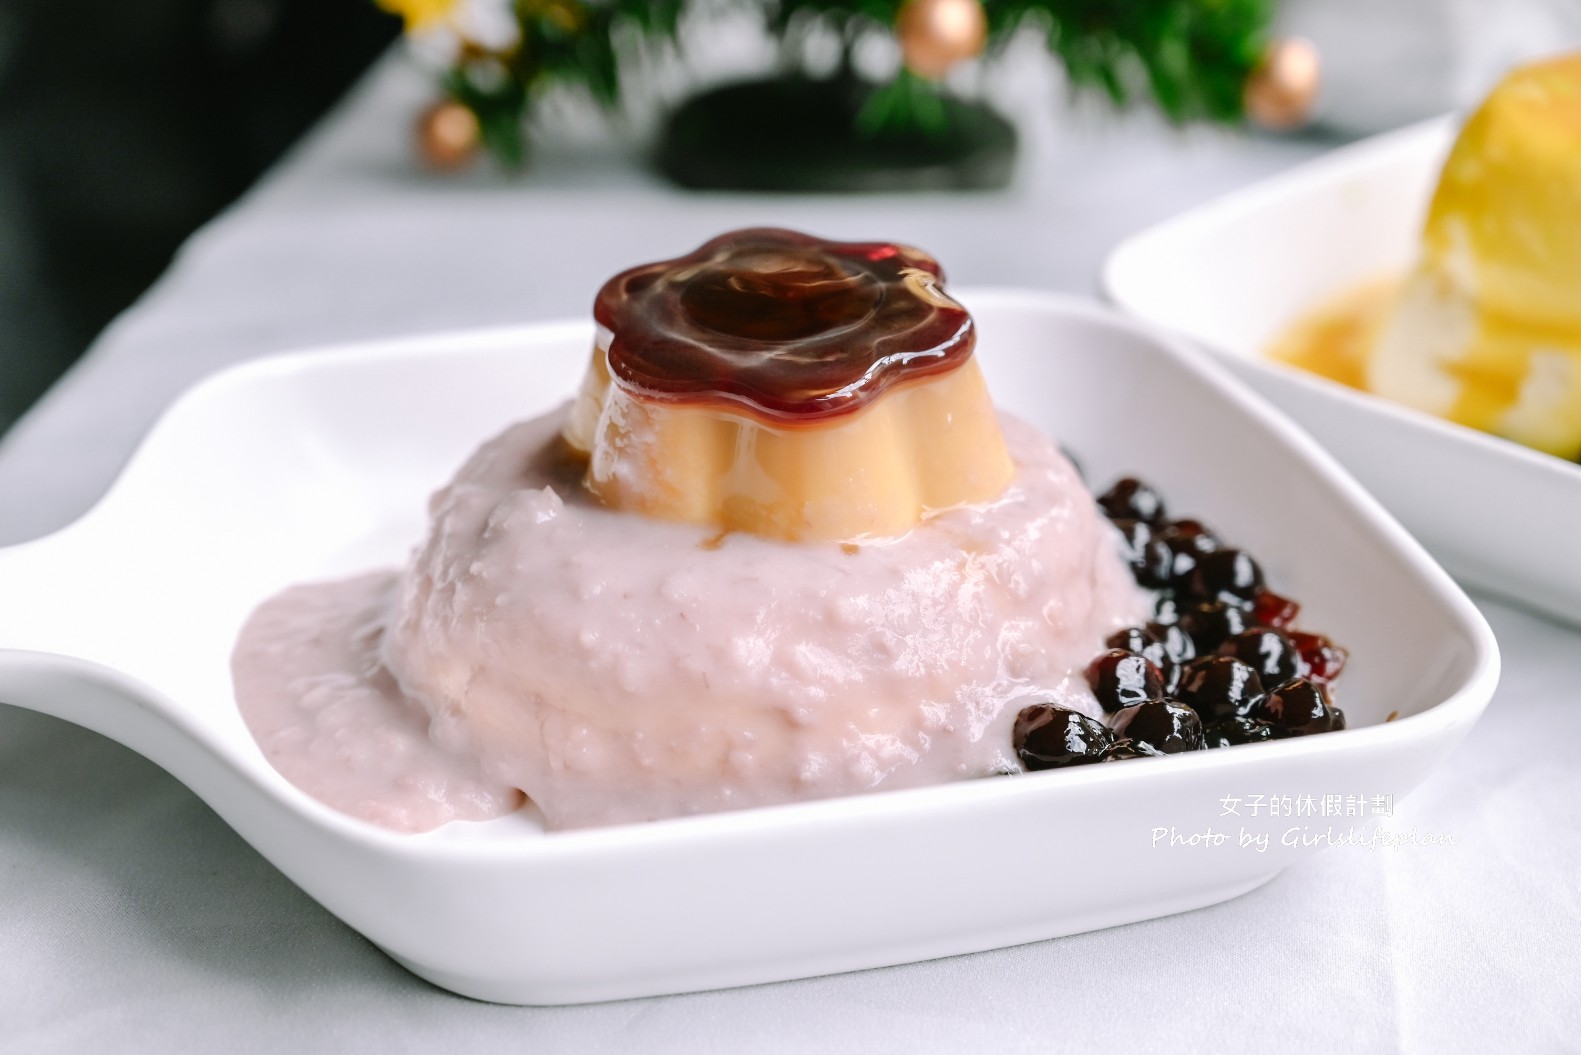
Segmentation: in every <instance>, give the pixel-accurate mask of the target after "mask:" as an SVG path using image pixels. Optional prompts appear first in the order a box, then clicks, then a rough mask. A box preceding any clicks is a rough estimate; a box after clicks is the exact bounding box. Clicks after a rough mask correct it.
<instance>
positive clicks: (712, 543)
mask: <svg viewBox="0 0 1581 1055" xmlns="http://www.w3.org/2000/svg"><path fill="white" fill-rule="evenodd" d="M731 530H732V529H731V528H724V529H723V530H721V531H720V532H719V533H718V534H714V535H710V536H708V537H707V538H705V539H703V540H702V541H701V542H699V543H698V544H697V548H698V549H702V550H708V551H709V552H710V553H711V552H713V551H714V550H716V549H719V548H720V547H722V546H723V545H724V544H725V539H727V538H729V537H730V533H731Z"/></svg>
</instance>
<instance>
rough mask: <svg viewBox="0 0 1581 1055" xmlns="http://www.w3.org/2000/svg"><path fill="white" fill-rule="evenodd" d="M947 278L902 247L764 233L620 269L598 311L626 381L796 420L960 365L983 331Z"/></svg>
mask: <svg viewBox="0 0 1581 1055" xmlns="http://www.w3.org/2000/svg"><path fill="white" fill-rule="evenodd" d="M943 282H944V273H943V271H942V269H941V268H940V267H939V263H938V261H936V260H934V259H933V258H932V257H931V256H929V255H928V254H926V253H924V252H922V251H920V250H917V249H912V248H910V247H908V246H902V245H893V244H890V243H887V242H827V241H824V240H823V239H821V238H814V237H812V236H810V235H805V234H800V233H798V232H796V231H787V230H781V229H778V228H770V227H757V228H749V229H747V230H741V231H732V232H730V233H728V234H723V235H720V236H719V237H718V238H715V239H713V240H712V241H710V242H707V243H706V244H704V245H703V246H702V247H701V248H699V249H698V250H697V251H696V252H693V253H691V254H689V255H687V256H683V257H680V258H678V259H675V260H666V261H661V262H659V263H655V264H645V265H643V266H641V267H635V268H632V269H631V270H629V271H624V272H622V273H620V274H618V275H616V276H615V277H614V278H612V279H610V280H609V281H608V282H606V283H605V284H604V288H603V289H601V290H599V293H598V298H597V300H596V301H595V302H594V307H593V316H594V318H595V319H596V320H597V322H598V323H599V325H600V326H602V327H604V328H605V329H607V330H608V331H609V332H610V334H611V338H610V344H609V349H608V355H609V370H610V373H611V374H612V375H613V376H614V377H615V378H616V379H617V380H618V381H620V382H621V383H623V384H624V385H625V386H626V387H627V388H629V389H633V390H635V391H637V392H639V393H640V394H642V395H643V396H645V397H647V398H650V399H659V400H664V401H667V402H680V403H722V404H735V405H737V406H738V407H740V408H741V409H744V410H746V411H748V412H750V413H753V414H755V415H756V416H758V417H763V418H768V419H770V420H773V421H776V422H779V423H782V424H796V423H798V422H810V421H813V420H816V419H819V418H824V417H829V416H832V415H836V414H846V413H850V412H852V411H856V410H859V409H860V408H862V407H863V406H866V405H867V403H868V402H869V401H871V400H872V399H873V398H875V397H876V396H878V394H879V393H881V392H883V391H884V389H886V388H888V387H889V386H890V385H891V384H894V383H895V382H897V381H901V380H906V379H910V378H916V377H922V376H926V375H929V374H935V373H940V372H943V371H945V370H948V369H951V368H953V367H955V366H958V365H959V364H960V363H962V362H964V361H965V360H966V359H967V357H969V356H970V355H971V353H972V346H973V344H974V343H975V342H976V333H975V331H974V329H973V327H972V319H971V316H970V315H968V314H967V312H966V309H965V308H963V307H961V306H960V305H959V304H957V303H956V302H955V301H953V300H951V299H950V298H949V297H948V296H946V295H945V294H944V291H943V289H942V285H943Z"/></svg>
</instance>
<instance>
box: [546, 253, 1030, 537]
mask: <svg viewBox="0 0 1581 1055" xmlns="http://www.w3.org/2000/svg"><path fill="white" fill-rule="evenodd" d="M595 314H596V315H597V316H598V317H599V323H600V327H599V336H598V340H597V345H596V347H595V348H594V353H593V360H592V363H591V364H590V366H589V368H588V372H587V375H586V378H585V380H584V382H583V385H582V389H581V392H580V393H579V395H578V397H577V401H576V403H575V405H574V406H573V408H572V412H571V415H570V418H569V419H568V422H567V425H566V428H565V432H564V436H565V439H566V441H567V443H568V444H569V445H570V446H571V447H572V448H573V449H574V450H576V451H579V452H581V453H583V454H584V455H585V456H586V457H587V459H588V468H587V473H586V483H587V486H588V487H589V489H590V490H591V491H592V492H593V493H594V494H595V495H597V496H598V497H599V499H600V500H601V501H602V502H603V503H604V504H605V505H607V506H609V507H611V508H614V509H620V510H625V511H630V512H636V513H641V514H644V515H647V516H653V517H657V518H660V519H664V520H677V521H683V522H687V523H694V524H705V525H712V526H716V527H718V528H719V529H720V530H722V531H744V532H749V533H752V534H757V535H764V536H768V537H773V538H779V539H786V540H851V539H859V538H868V537H885V536H894V535H899V534H903V533H905V532H906V531H908V530H910V529H911V528H912V527H914V526H915V525H916V524H917V523H919V522H920V521H921V520H922V519H923V518H924V517H926V516H928V515H929V514H930V513H933V512H937V511H940V510H943V509H949V508H952V507H955V506H960V505H964V504H967V503H974V502H982V501H985V500H988V499H991V498H994V497H995V496H997V495H998V494H1000V493H1001V492H1002V491H1003V490H1004V488H1005V486H1006V485H1007V484H1008V483H1009V481H1010V478H1011V476H1012V474H1013V467H1012V465H1011V461H1010V456H1009V454H1008V452H1007V450H1006V447H1005V441H1004V437H1003V436H1002V435H1001V433H1000V428H999V419H998V416H997V414H996V413H995V411H994V408H993V404H992V402H991V401H990V399H989V396H988V391H987V388H986V386H985V385H984V382H983V378H982V374H981V372H980V371H979V370H978V367H977V362H976V360H975V358H973V357H972V354H971V352H972V347H973V344H974V342H975V335H974V331H973V330H972V324H971V319H970V317H969V316H968V315H967V314H966V312H965V310H964V309H962V308H961V306H960V305H959V304H957V303H956V302H955V301H953V300H951V299H950V298H949V297H948V296H946V295H945V294H944V292H943V290H942V277H941V275H940V273H939V270H938V265H937V263H936V262H934V261H933V260H932V258H931V257H928V256H926V254H923V253H921V252H920V251H919V250H915V249H911V248H909V247H902V246H892V245H885V244H864V243H855V244H842V243H828V242H822V241H818V240H815V239H811V238H808V237H806V236H804V235H799V234H796V233H794V232H789V231H781V230H775V229H755V230H749V231H740V232H734V233H732V234H730V235H726V236H722V237H721V238H718V239H715V240H714V241H712V242H710V243H708V244H707V245H705V246H703V247H702V248H701V249H699V250H698V251H697V252H696V253H694V254H691V255H689V256H687V257H683V258H681V259H680V260H675V261H665V262H662V263H660V264H653V265H647V266H645V267H642V268H635V269H632V270H631V271H628V272H625V273H623V274H621V275H618V276H616V277H615V278H614V279H612V280H611V281H610V283H609V284H608V285H606V287H605V289H604V290H603V291H602V292H601V293H600V296H599V301H598V305H597V308H596V311H595ZM766 347H773V348H776V349H778V351H776V353H775V354H774V355H773V356H772V357H765V355H764V349H765V348H766ZM659 366H662V369H659V368H658V367H659ZM677 378H681V379H683V380H682V381H680V382H678V381H677V380H676V379H677ZM691 380H695V382H696V384H695V385H689V384H688V381H691Z"/></svg>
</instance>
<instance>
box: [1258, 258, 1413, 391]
mask: <svg viewBox="0 0 1581 1055" xmlns="http://www.w3.org/2000/svg"><path fill="white" fill-rule="evenodd" d="M1399 291H1400V280H1399V279H1398V278H1384V279H1373V280H1372V281H1370V282H1364V283H1362V284H1361V285H1359V286H1355V287H1353V288H1351V289H1347V290H1345V291H1344V292H1343V293H1340V294H1339V295H1338V296H1336V297H1332V298H1330V299H1329V300H1326V301H1324V302H1323V303H1321V304H1319V305H1318V306H1317V307H1316V308H1314V309H1313V310H1311V311H1309V312H1308V313H1306V314H1305V315H1302V316H1301V317H1300V318H1298V319H1296V321H1295V322H1294V323H1292V324H1290V325H1289V326H1288V327H1286V328H1285V330H1284V331H1283V332H1282V333H1280V334H1279V336H1278V337H1276V338H1275V339H1274V341H1273V343H1272V344H1270V345H1269V347H1268V355H1269V357H1270V358H1273V359H1277V360H1279V361H1280V362H1283V363H1289V364H1290V365H1291V366H1298V367H1300V368H1301V369H1303V370H1306V371H1309V372H1311V373H1314V374H1317V375H1319V376H1320V377H1326V378H1328V379H1329V380H1330V381H1338V382H1339V383H1340V384H1342V385H1349V386H1350V387H1351V388H1357V389H1361V390H1362V391H1364V392H1365V391H1366V390H1367V356H1368V354H1369V353H1370V352H1371V351H1372V347H1373V344H1374V343H1375V342H1376V341H1377V337H1378V330H1379V328H1380V327H1381V326H1382V325H1383V322H1384V319H1385V318H1386V317H1387V315H1388V312H1389V308H1390V307H1391V306H1392V305H1393V304H1394V301H1395V298H1396V297H1397V296H1398V295H1399Z"/></svg>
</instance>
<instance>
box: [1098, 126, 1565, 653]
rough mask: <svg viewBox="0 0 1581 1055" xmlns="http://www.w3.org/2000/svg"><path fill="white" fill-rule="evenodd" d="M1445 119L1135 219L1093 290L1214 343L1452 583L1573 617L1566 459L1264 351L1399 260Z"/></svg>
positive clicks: (1434, 167)
mask: <svg viewBox="0 0 1581 1055" xmlns="http://www.w3.org/2000/svg"><path fill="white" fill-rule="evenodd" d="M1457 128H1458V122H1457V121H1453V120H1450V119H1448V118H1444V119H1440V120H1436V121H1432V122H1428V123H1426V124H1422V125H1418V126H1415V127H1412V128H1408V129H1404V130H1402V131H1400V132H1394V133H1390V134H1388V135H1384V136H1379V137H1376V138H1374V139H1369V140H1366V141H1363V142H1361V143H1357V144H1354V145H1352V146H1349V147H1345V148H1343V149H1341V150H1337V151H1335V152H1334V153H1333V154H1331V155H1329V156H1327V157H1324V158H1321V159H1319V160H1317V161H1314V162H1311V163H1309V164H1306V165H1302V166H1300V167H1298V168H1295V169H1292V170H1291V171H1289V172H1287V173H1284V174H1282V175H1280V176H1276V177H1274V178H1272V179H1269V180H1266V181H1264V182H1263V183H1260V184H1256V185H1254V186H1251V187H1248V188H1246V189H1244V190H1241V191H1237V192H1235V193H1233V194H1230V195H1227V196H1226V197H1224V198H1221V199H1219V200H1218V201H1215V202H1210V203H1209V204H1207V205H1204V206H1201V207H1199V208H1197V209H1193V210H1191V211H1190V212H1187V213H1185V214H1183V215H1181V216H1179V217H1177V218H1175V219H1173V220H1170V221H1168V222H1166V223H1163V224H1160V225H1158V226H1157V227H1153V228H1151V229H1149V230H1147V231H1143V232H1142V233H1140V234H1137V235H1135V236H1133V237H1131V238H1130V239H1128V240H1126V241H1125V242H1124V243H1122V244H1121V245H1120V246H1119V247H1118V248H1116V249H1115V251H1114V252H1113V253H1112V254H1111V255H1110V257H1109V259H1108V261H1107V262H1106V264H1105V267H1104V272H1103V283H1104V287H1105V291H1106V292H1107V294H1108V296H1109V297H1110V298H1111V299H1112V300H1113V301H1114V302H1115V303H1116V304H1118V305H1119V306H1120V307H1122V308H1124V309H1125V310H1126V311H1128V312H1131V313H1132V314H1134V315H1136V316H1137V317H1139V318H1142V319H1145V320H1147V321H1149V322H1152V323H1155V324H1157V325H1160V326H1164V327H1167V328H1169V329H1172V330H1175V331H1177V332H1179V333H1182V334H1184V335H1186V336H1188V337H1190V338H1192V339H1193V340H1195V341H1197V342H1199V343H1201V344H1202V345H1203V346H1204V347H1206V348H1208V349H1209V350H1211V351H1213V352H1215V353H1217V354H1218V355H1219V356H1220V357H1221V358H1222V359H1223V360H1224V361H1225V362H1226V363H1227V364H1228V365H1229V366H1230V368H1231V369H1232V370H1233V371H1235V373H1237V374H1238V375H1240V377H1241V378H1242V379H1244V380H1245V381H1247V382H1248V383H1249V384H1251V385H1252V387H1253V388H1255V389H1257V390H1258V391H1259V392H1261V393H1262V394H1263V395H1265V396H1267V397H1268V398H1269V399H1270V400H1271V401H1273V402H1274V403H1275V404H1277V405H1278V406H1279V407H1280V408H1282V409H1283V410H1285V411H1286V412H1287V413H1289V414H1290V416H1291V417H1293V418H1295V419H1296V421H1297V422H1299V423H1300V424H1301V425H1303V426H1305V428H1306V429H1307V430H1308V431H1309V432H1311V433H1312V435H1313V436H1315V437H1316V438H1317V439H1318V440H1319V442H1321V443H1322V444H1323V445H1324V446H1326V447H1327V448H1328V449H1329V451H1330V452H1331V453H1333V455H1334V456H1335V457H1336V458H1338V459H1339V461H1340V463H1341V464H1343V465H1344V466H1345V467H1346V468H1347V469H1349V470H1350V471H1351V472H1352V473H1354V474H1355V476H1356V478H1357V479H1358V480H1360V481H1361V483H1362V484H1364V485H1365V486H1366V487H1367V488H1368V490H1370V491H1372V493H1373V494H1375V495H1376V496H1377V497H1378V498H1379V500H1381V501H1382V502H1383V504H1384V505H1385V506H1386V507H1387V508H1388V509H1389V511H1390V512H1392V513H1393V514H1394V515H1395V516H1396V517H1398V518H1399V519H1400V522H1401V523H1403V524H1404V525H1405V526H1406V527H1407V528H1409V529H1410V530H1411V531H1412V532H1413V533H1414V534H1415V535H1416V536H1417V537H1418V538H1419V539H1421V541H1422V543H1423V544H1424V545H1425V546H1426V547H1427V548H1428V549H1429V550H1430V551H1431V552H1432V553H1433V554H1434V556H1436V557H1437V558H1438V559H1439V560H1441V561H1442V562H1443V563H1444V566H1445V567H1447V568H1448V569H1449V570H1450V571H1451V572H1453V573H1454V574H1455V575H1456V576H1458V577H1459V578H1461V579H1462V580H1463V581H1465V582H1468V583H1471V584H1473V585H1475V586H1478V587H1481V588H1483V589H1486V590H1488V591H1490V592H1493V593H1497V594H1499V595H1501V596H1504V597H1507V598H1509V599H1510V600H1513V601H1516V602H1518V603H1521V604H1526V605H1529V606H1531V607H1533V608H1536V609H1538V610H1540V611H1543V612H1546V613H1548V614H1550V615H1555V616H1558V617H1560V618H1561V619H1566V620H1569V621H1571V622H1577V623H1581V560H1577V559H1575V557H1574V552H1575V539H1576V534H1577V532H1578V531H1581V466H1578V465H1573V464H1571V463H1568V462H1565V461H1563V460H1561V459H1559V458H1554V457H1551V456H1549V455H1546V454H1540V453H1538V452H1536V451H1531V450H1527V449H1526V448H1524V447H1520V446H1518V445H1516V444H1513V443H1510V442H1508V441H1505V440H1501V439H1497V438H1495V437H1492V436H1488V435H1484V434H1483V433H1480V432H1476V431H1474V430H1472V429H1468V428H1464V427H1463V426H1460V425H1455V424H1452V423H1450V422H1446V421H1441V420H1439V419H1437V418H1434V417H1431V416H1428V415H1426V414H1422V413H1420V412H1418V411H1415V410H1410V409H1407V408H1405V407H1401V406H1397V405H1395V404H1393V403H1389V402H1386V401H1384V400H1381V399H1379V398H1377V397H1375V396H1371V395H1367V394H1366V393H1363V392H1358V391H1356V390H1354V389H1350V388H1347V387H1345V386H1343V385H1340V384H1336V383H1334V382H1332V381H1328V380H1326V379H1324V378H1321V377H1317V376H1314V375H1312V374H1308V373H1306V372H1304V371H1302V370H1299V369H1297V368H1295V367H1291V366H1287V365H1285V364H1283V363H1278V362H1274V361H1272V360H1270V359H1268V358H1266V357H1265V355H1264V354H1263V351H1264V349H1266V348H1267V347H1268V345H1269V343H1270V341H1271V340H1272V338H1273V337H1274V336H1275V335H1276V334H1278V333H1279V332H1280V331H1281V330H1282V329H1283V328H1284V327H1285V326H1286V325H1288V324H1289V323H1291V322H1293V321H1294V320H1295V319H1297V318H1299V317H1300V316H1301V315H1303V314H1305V313H1306V312H1308V311H1310V310H1311V309H1312V308H1314V307H1316V306H1317V305H1319V304H1320V303H1322V302H1323V301H1325V300H1326V299H1328V298H1330V297H1332V296H1334V295H1335V294H1338V293H1341V292H1343V291H1345V290H1347V289H1351V288H1353V287H1355V286H1356V285H1358V284H1360V283H1362V282H1366V281H1368V280H1371V279H1377V278H1382V277H1386V276H1390V275H1404V274H1405V273H1406V271H1407V270H1408V269H1409V268H1410V267H1411V266H1412V263H1413V262H1414V260H1415V257H1416V251H1417V243H1418V238H1419V237H1420V232H1421V229H1422V222H1423V219H1424V217H1425V215H1426V211H1427V203H1428V200H1429V199H1430V198H1431V196H1432V192H1433V187H1434V186H1435V184H1436V183H1437V180H1438V170H1439V168H1440V166H1441V165H1442V164H1443V160H1444V157H1445V156H1446V155H1447V153H1448V151H1449V147H1450V145H1451V144H1452V142H1453V141H1454V136H1455V132H1456V130H1457Z"/></svg>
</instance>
